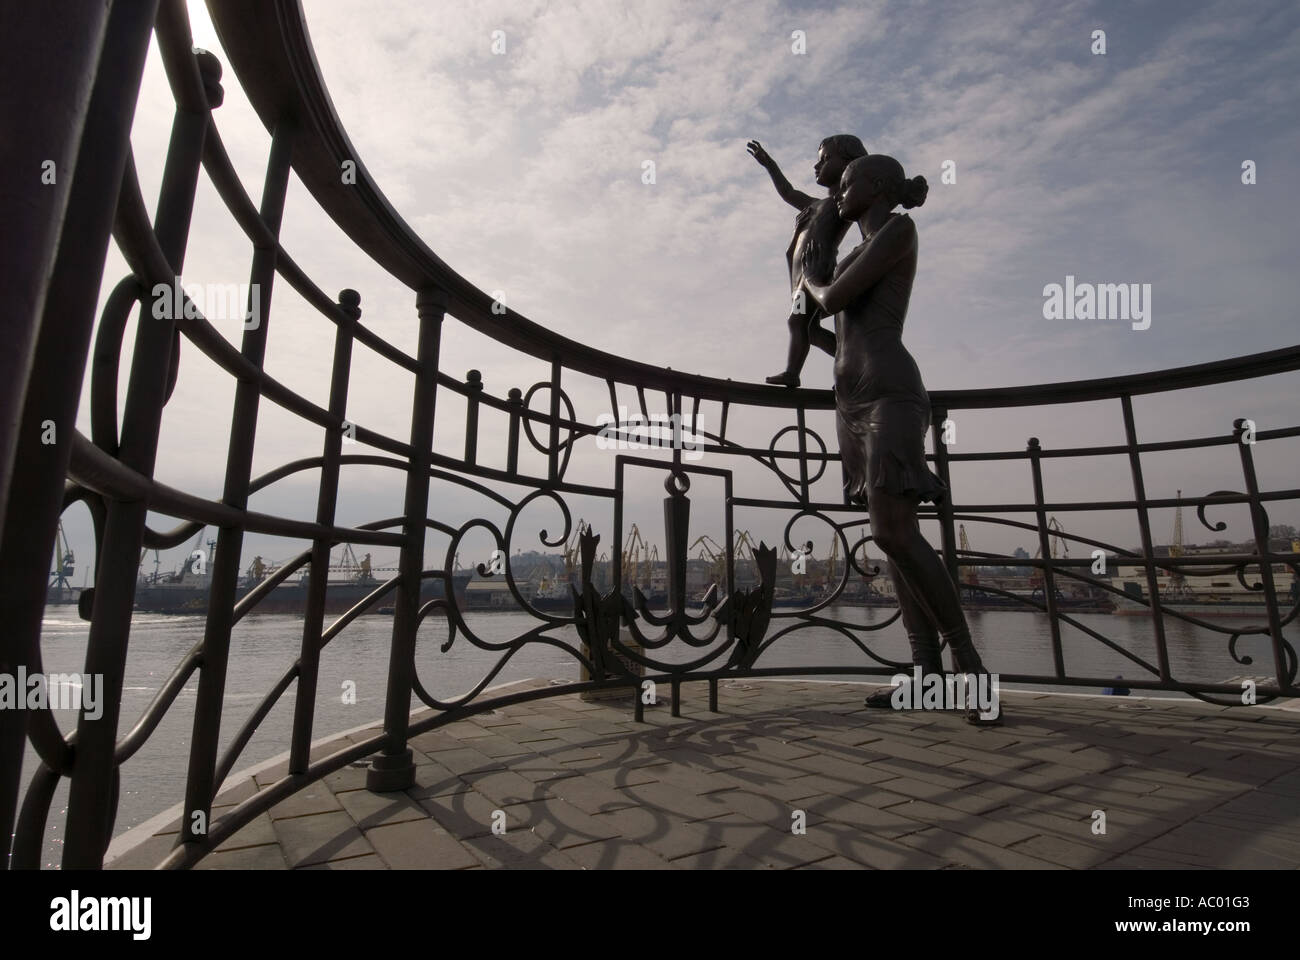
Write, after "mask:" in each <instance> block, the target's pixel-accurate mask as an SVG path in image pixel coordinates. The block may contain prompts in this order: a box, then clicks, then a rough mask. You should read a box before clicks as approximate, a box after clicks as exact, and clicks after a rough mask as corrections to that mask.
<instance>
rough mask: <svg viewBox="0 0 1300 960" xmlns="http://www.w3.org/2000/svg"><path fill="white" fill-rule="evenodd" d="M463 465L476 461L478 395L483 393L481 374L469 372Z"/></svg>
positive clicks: (466, 378) (466, 381)
mask: <svg viewBox="0 0 1300 960" xmlns="http://www.w3.org/2000/svg"><path fill="white" fill-rule="evenodd" d="M465 388H466V389H467V390H468V391H469V392H468V393H467V394H466V395H465V463H466V464H467V465H469V466H471V467H472V466H473V465H474V464H475V463H476V462H477V461H478V403H479V400H478V395H479V394H480V393H482V392H483V374H481V373H479V371H477V370H471V371H470V372H469V373H467V374H465Z"/></svg>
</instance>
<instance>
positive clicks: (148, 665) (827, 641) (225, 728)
mask: <svg viewBox="0 0 1300 960" xmlns="http://www.w3.org/2000/svg"><path fill="white" fill-rule="evenodd" d="M782 612H785V611H782ZM894 612H895V611H892V610H885V609H879V608H869V607H849V606H846V607H838V608H831V609H830V610H828V611H823V614H822V615H823V616H825V615H830V616H833V617H835V618H836V619H838V620H841V621H844V622H848V623H853V624H861V625H864V626H870V625H880V624H882V623H884V621H886V620H888V619H889V617H890V616H892V615H893V614H894ZM967 617H968V619H969V622H970V626H971V632H972V635H973V636H974V638H975V643H976V645H977V646H978V647H979V649H980V651H981V655H982V656H983V658H984V660H985V663H986V664H987V665H988V667H989V669H990V670H993V671H996V672H999V673H1002V674H1010V673H1018V674H1046V675H1051V674H1053V673H1054V665H1053V656H1052V645H1051V640H1050V636H1051V634H1050V631H1049V628H1048V621H1047V616H1046V614H1042V613H1037V612H1027V611H969V612H968V613H967ZM1076 618H1077V619H1078V620H1079V621H1080V622H1081V623H1083V624H1085V625H1087V626H1089V627H1091V628H1092V629H1094V630H1096V631H1098V632H1099V633H1101V634H1102V635H1104V636H1106V637H1107V638H1108V639H1109V640H1111V641H1112V642H1114V643H1115V644H1116V645H1117V646H1119V647H1120V648H1122V649H1124V650H1127V651H1129V652H1131V653H1133V654H1135V655H1137V656H1139V657H1141V658H1143V659H1144V660H1146V661H1148V662H1150V663H1155V662H1156V647H1155V641H1154V634H1153V631H1152V622H1151V619H1150V618H1149V617H1145V616H1113V615H1107V614H1078V615H1076ZM1262 621H1263V618H1262V617H1257V616H1252V617H1246V618H1234V619H1218V618H1216V619H1215V620H1214V621H1213V622H1214V623H1215V624H1216V625H1218V626H1221V627H1229V628H1231V629H1242V628H1243V627H1249V626H1253V625H1256V624H1261V623H1262ZM468 622H469V624H470V626H471V628H472V629H474V630H475V632H476V633H477V634H478V636H479V637H481V638H482V639H483V640H484V641H488V642H495V643H499V642H503V641H508V640H511V639H513V638H515V637H517V636H519V635H520V634H521V633H523V632H525V631H527V630H529V629H531V628H533V627H535V626H536V625H537V621H536V620H535V619H533V618H532V617H530V616H528V615H526V614H522V613H489V612H484V613H476V614H472V615H471V616H470V618H469V621H468ZM793 622H794V621H793V620H791V619H788V618H778V619H777V620H776V621H775V622H774V627H773V628H772V629H773V630H775V629H779V628H780V627H781V626H784V625H788V624H790V623H793ZM302 623H303V622H302V620H301V619H299V618H296V617H290V616H249V617H246V618H245V619H244V620H242V621H241V622H240V623H239V624H238V625H237V626H236V628H235V631H234V635H233V637H232V640H231V648H230V665H229V670H228V674H227V686H226V700H225V702H226V708H225V714H224V717H223V722H222V730H221V744H222V748H223V750H224V748H225V746H226V745H227V744H228V743H229V742H230V741H231V739H232V738H233V737H234V734H235V732H236V731H237V730H238V729H239V727H240V726H241V725H242V724H243V722H244V720H245V719H246V718H247V717H248V716H249V714H251V713H252V712H253V711H254V710H255V709H256V708H257V705H258V704H259V703H260V702H261V701H262V699H263V697H264V696H265V695H266V692H267V691H268V690H269V689H270V688H271V687H272V685H273V684H274V683H275V682H276V681H277V680H278V679H279V678H280V676H282V675H283V673H284V672H285V671H286V670H287V669H288V668H289V666H290V665H291V664H292V663H293V661H294V659H295V658H296V657H297V654H298V649H299V647H300V644H301V640H302ZM203 626H204V619H203V618H202V617H175V616H165V615H160V614H139V615H137V616H136V617H135V619H134V621H133V625H132V630H131V643H130V651H129V654H128V657H127V667H126V682H125V686H124V689H123V692H122V717H121V723H120V725H119V734H118V735H119V737H121V736H122V735H123V734H124V733H125V732H126V731H127V730H129V729H130V728H131V727H132V726H134V724H135V722H136V721H137V719H138V718H139V717H140V715H141V714H142V713H143V712H144V710H145V709H146V707H147V706H148V705H149V703H150V702H151V701H152V700H153V698H154V696H155V695H156V694H157V692H158V690H159V688H160V687H161V685H162V684H163V682H164V681H165V680H166V679H167V677H168V676H169V675H170V674H171V672H172V670H173V669H174V668H175V666H176V664H177V663H179V662H180V660H181V659H182V658H183V657H184V655H185V654H186V653H187V652H188V651H189V650H190V648H191V647H193V646H194V645H195V644H196V643H198V642H199V640H200V639H201V638H202V635H203ZM87 631H88V625H87V624H86V623H84V622H83V621H81V620H79V619H78V618H77V615H76V609H75V608H74V607H71V606H50V607H47V608H46V611H45V621H44V628H43V642H42V653H43V657H44V669H45V671H46V672H47V673H56V672H77V671H80V670H81V669H82V668H83V666H84V658H85V647H86V636H87ZM445 631H446V622H445V621H442V620H428V621H426V622H425V623H424V625H423V626H422V628H421V633H420V642H419V646H418V648H417V653H416V663H417V668H418V670H419V674H420V678H421V680H422V681H423V682H424V684H425V686H426V688H427V689H428V690H429V691H430V693H431V694H432V695H433V696H435V697H440V698H448V697H454V696H456V695H458V694H461V693H463V692H465V691H467V690H469V689H471V688H472V687H474V686H475V685H477V684H478V683H480V682H481V681H482V679H483V678H484V676H486V675H487V673H488V672H489V671H490V670H491V669H492V668H493V666H495V665H497V664H498V663H500V661H501V659H502V657H503V654H502V653H501V652H498V651H485V650H481V649H478V648H476V647H475V646H473V645H472V644H471V643H469V642H468V641H467V640H466V638H465V637H463V636H462V637H458V638H457V640H456V642H455V644H454V645H453V646H452V648H451V650H450V651H448V652H447V653H445V654H444V653H441V652H440V651H439V645H440V644H441V643H442V642H443V641H444V640H445V639H446V632H445ZM391 632H392V618H391V617H380V616H372V617H361V618H359V619H358V620H356V621H354V622H353V623H352V624H351V625H350V626H349V627H348V628H347V630H345V631H344V632H343V634H341V635H340V636H339V637H338V638H337V639H335V640H334V641H333V642H332V643H331V644H330V645H329V646H328V647H326V648H325V650H324V651H323V652H322V654H321V663H320V681H319V686H318V694H317V704H316V721H315V728H314V730H313V739H319V738H322V737H326V736H329V735H331V734H335V733H339V732H341V731H343V730H346V729H349V728H352V727H356V726H360V725H362V724H366V723H370V722H373V721H375V720H378V719H380V718H381V717H382V715H383V706H384V704H383V699H384V688H385V683H386V678H387V674H388V645H389V640H390V636H391ZM771 632H772V631H769V635H770V634H771ZM1166 633H1167V636H1168V644H1169V658H1170V666H1171V671H1172V673H1173V675H1174V676H1175V677H1178V678H1179V679H1186V680H1193V679H1196V680H1212V681H1224V680H1227V679H1228V678H1229V677H1237V676H1242V675H1256V674H1258V675H1267V674H1268V673H1269V672H1270V671H1271V669H1272V663H1273V656H1272V650H1271V646H1270V645H1269V642H1268V640H1267V638H1266V637H1257V636H1253V637H1247V638H1244V639H1243V640H1242V641H1241V642H1240V643H1239V646H1238V652H1239V653H1241V654H1246V655H1249V656H1252V657H1254V659H1255V662H1254V664H1252V665H1250V666H1243V665H1240V664H1237V663H1235V662H1234V661H1233V660H1232V659H1231V657H1230V656H1229V655H1228V651H1227V638H1226V637H1224V636H1221V635H1217V634H1212V633H1209V632H1207V631H1204V630H1202V629H1200V628H1197V627H1193V626H1191V625H1188V624H1183V623H1179V622H1176V621H1169V622H1168V623H1167V624H1166ZM1286 633H1287V636H1288V637H1289V638H1290V640H1291V642H1292V644H1293V645H1296V646H1300V631H1298V630H1297V625H1296V624H1291V625H1289V626H1288V627H1287V628H1286ZM550 634H551V635H552V636H554V637H555V638H557V639H561V640H565V641H567V642H569V643H571V644H575V645H576V643H577V635H576V633H575V632H574V630H573V629H572V628H571V627H560V628H555V629H553V630H552V631H551V632H550ZM859 636H860V637H862V638H863V642H864V643H865V644H866V645H867V646H868V647H869V648H870V649H872V650H873V651H875V652H877V653H879V654H880V655H881V656H883V657H887V658H890V659H894V660H906V659H907V658H908V653H907V650H908V648H907V642H906V638H905V636H904V634H903V631H902V627H901V624H900V623H898V622H895V623H891V624H889V625H888V626H886V627H884V628H883V629H882V630H880V631H879V632H871V633H865V634H859ZM674 646H675V647H676V650H674V648H673V647H670V648H669V652H668V653H666V654H665V659H670V660H674V661H678V660H684V659H689V658H690V657H691V656H694V655H698V651H694V650H691V651H689V652H688V651H687V650H685V649H684V645H680V644H678V645H674ZM1062 646H1063V650H1064V656H1065V667H1066V671H1067V673H1069V674H1071V675H1075V676H1093V677H1113V676H1116V675H1121V674H1122V675H1123V676H1126V677H1129V678H1137V677H1139V676H1142V675H1143V671H1142V669H1141V668H1140V667H1138V666H1137V665H1136V664H1134V663H1132V662H1131V661H1129V660H1128V659H1127V658H1125V657H1124V656H1123V655H1122V654H1120V653H1118V652H1116V651H1114V650H1110V649H1108V648H1107V647H1106V646H1105V645H1103V644H1102V643H1100V642H1099V641H1097V640H1095V639H1093V638H1092V637H1089V636H1087V635H1086V634H1084V633H1082V632H1080V631H1078V630H1077V629H1075V628H1073V627H1068V626H1067V627H1065V632H1064V633H1063V636H1062ZM872 663H873V661H872V660H871V659H870V658H869V657H868V656H866V655H865V654H863V653H862V652H861V651H860V650H859V649H858V648H857V647H856V646H855V645H854V644H853V643H852V642H851V641H850V640H849V639H848V638H846V637H844V636H843V635H841V634H839V633H837V632H836V631H834V630H831V629H828V628H825V627H811V628H807V629H803V630H798V631H795V632H793V633H791V634H789V635H787V636H785V637H783V638H782V639H780V640H778V641H777V643H776V644H775V645H774V646H773V647H772V648H771V649H770V650H769V651H768V652H767V653H766V654H764V656H763V658H762V659H760V661H759V664H758V665H759V666H790V665H795V664H803V665H808V664H817V665H824V666H840V665H855V666H862V665H871V664H872ZM577 676H578V667H577V664H576V662H575V661H574V660H573V659H572V658H571V657H570V656H569V654H568V653H566V652H565V651H563V650H561V649H558V648H557V647H554V646H551V645H549V644H545V643H530V644H527V645H525V646H524V647H523V648H522V649H521V650H520V652H518V653H517V654H515V655H514V656H513V657H510V658H508V659H507V661H506V663H505V665H504V667H503V668H502V669H501V670H500V672H499V673H498V674H497V675H496V676H495V677H494V678H493V680H492V683H493V684H498V683H504V682H507V681H511V680H521V679H526V678H530V677H542V678H548V679H549V678H563V679H569V680H576V679H577ZM859 679H860V678H859ZM345 681H352V682H354V683H355V685H356V703H355V704H345V703H344V702H343V698H342V691H343V688H344V683H345ZM1008 686H1014V685H1008ZM1044 689H1060V690H1073V691H1074V692H1079V693H1096V692H1099V691H1098V690H1097V689H1096V688H1078V687H1057V688H1053V687H1046V688H1044ZM196 690H197V679H194V680H191V681H190V683H189V684H188V685H187V686H186V687H185V689H184V691H183V692H182V693H181V694H180V696H179V697H178V698H177V700H176V701H175V703H173V705H172V707H171V709H170V710H169V711H168V713H167V715H166V716H165V717H164V719H163V720H162V722H161V724H160V725H159V726H158V729H157V730H155V731H154V733H153V735H152V737H150V739H149V741H148V742H147V743H146V744H145V746H143V747H142V748H141V749H140V751H139V752H138V753H137V754H136V755H135V756H134V757H132V758H131V759H130V760H129V761H128V762H127V763H126V765H125V766H124V768H123V771H122V787H121V800H120V804H119V808H118V816H117V822H116V825H115V827H114V835H115V836H116V835H118V834H121V833H123V832H125V831H126V830H129V829H130V828H131V827H133V826H136V825H137V824H140V823H142V822H144V821H145V820H147V819H149V818H150V817H151V816H153V815H155V814H157V813H160V812H161V811H163V810H165V809H167V808H168V807H171V806H173V805H174V804H176V803H179V802H180V801H181V800H183V799H184V789H185V770H186V764H187V760H188V751H189V742H190V736H191V732H192V725H193V719H194V700H195V692H196ZM294 695H295V694H294V689H293V687H290V688H289V690H288V691H287V692H286V693H285V695H284V696H283V697H282V698H281V699H280V702H279V703H278V704H277V705H276V707H275V708H274V709H273V710H272V712H271V714H270V715H269V716H268V717H267V718H266V720H264V721H263V723H262V725H261V727H260V728H259V729H258V732H257V733H256V734H255V735H254V737H253V739H252V741H251V742H250V743H249V744H248V746H247V747H245V749H244V752H243V754H242V756H241V757H240V758H239V761H238V762H237V763H236V765H235V769H236V771H239V770H242V769H244V768H246V767H249V766H251V765H252V764H255V763H258V762H260V761H263V760H267V759H270V758H271V757H275V756H277V755H279V754H282V753H284V752H285V751H287V750H288V749H289V736H290V732H291V728H292V723H293V705H294ZM685 696H688V697H691V696H700V697H703V696H705V693H704V690H703V688H701V689H700V690H699V692H698V693H696V692H694V691H692V690H691V689H690V687H687V689H686V693H685ZM55 716H56V718H57V720H58V723H59V726H60V729H62V730H63V731H64V732H65V733H66V732H68V731H70V730H72V729H74V727H75V724H76V719H77V717H76V713H75V712H74V711H62V710H60V711H55ZM35 766H36V763H35V759H34V755H33V751H32V750H31V748H30V746H29V748H28V750H27V752H26V755H25V757H24V775H23V780H24V790H25V784H26V782H27V781H29V780H30V777H31V774H32V773H33V772H34V770H35ZM67 794H68V786H67V781H66V780H64V781H63V782H62V783H61V785H60V787H59V789H58V790H57V791H56V793H55V798H54V802H53V804H52V806H51V810H50V821H49V827H50V829H49V831H48V842H47V844H46V865H47V866H50V867H56V866H58V863H59V860H60V858H61V855H62V851H61V844H62V836H63V829H64V823H63V821H64V818H65V816H66V812H67Z"/></svg>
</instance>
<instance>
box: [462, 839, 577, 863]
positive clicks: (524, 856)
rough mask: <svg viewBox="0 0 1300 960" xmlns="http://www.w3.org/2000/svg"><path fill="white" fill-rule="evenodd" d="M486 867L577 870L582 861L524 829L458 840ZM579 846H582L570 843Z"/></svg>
mask: <svg viewBox="0 0 1300 960" xmlns="http://www.w3.org/2000/svg"><path fill="white" fill-rule="evenodd" d="M462 845H463V846H464V847H465V848H466V849H467V850H469V851H470V853H472V854H473V855H474V856H475V857H476V858H477V859H478V860H479V862H480V863H481V864H482V865H483V866H484V867H486V868H488V869H489V870H581V869H583V866H582V864H580V863H578V862H577V861H576V860H574V859H573V858H572V857H571V856H569V854H567V853H564V852H562V851H560V850H557V849H555V848H554V847H553V846H551V845H550V844H549V843H547V842H546V841H545V840H543V839H542V838H541V837H539V836H537V835H536V834H535V833H532V832H531V831H528V830H510V831H508V832H506V833H505V834H503V835H501V836H494V835H491V834H489V835H488V836H486V837H475V838H473V839H471V840H465V841H463V844H462ZM573 849H574V850H582V849H584V848H583V847H574V848H573Z"/></svg>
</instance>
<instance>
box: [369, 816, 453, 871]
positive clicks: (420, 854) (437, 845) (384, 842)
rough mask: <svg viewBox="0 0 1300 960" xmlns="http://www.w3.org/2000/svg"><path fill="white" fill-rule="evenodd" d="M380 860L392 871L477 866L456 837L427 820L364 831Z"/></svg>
mask: <svg viewBox="0 0 1300 960" xmlns="http://www.w3.org/2000/svg"><path fill="white" fill-rule="evenodd" d="M366 839H367V840H369V841H370V844H371V846H373V847H374V848H375V852H376V853H377V854H379V857H380V859H382V860H383V861H384V863H386V864H387V865H388V866H389V868H391V869H393V870H429V869H434V870H460V869H463V868H464V867H472V866H477V865H478V860H477V858H475V856H474V855H473V854H472V853H470V851H468V850H466V849H465V848H464V847H463V846H461V845H460V844H459V843H458V842H457V841H456V838H455V837H453V836H452V835H451V834H449V833H448V832H447V831H446V830H443V829H441V828H439V827H438V826H437V825H436V824H435V823H433V822H432V821H430V820H411V821H408V822H406V823H394V824H389V825H387V826H383V827H373V828H372V829H370V830H367V831H366Z"/></svg>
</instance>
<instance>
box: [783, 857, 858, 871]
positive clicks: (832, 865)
mask: <svg viewBox="0 0 1300 960" xmlns="http://www.w3.org/2000/svg"><path fill="white" fill-rule="evenodd" d="M795 869H796V870H861V869H863V867H862V864H860V863H854V862H853V861H852V860H849V859H847V858H845V857H841V856H839V855H838V854H832V855H831V856H829V857H827V858H826V859H825V860H818V861H816V862H815V863H805V864H803V865H802V866H799V867H795Z"/></svg>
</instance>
